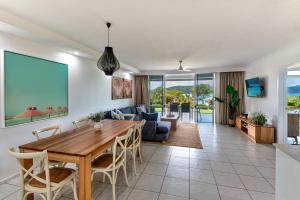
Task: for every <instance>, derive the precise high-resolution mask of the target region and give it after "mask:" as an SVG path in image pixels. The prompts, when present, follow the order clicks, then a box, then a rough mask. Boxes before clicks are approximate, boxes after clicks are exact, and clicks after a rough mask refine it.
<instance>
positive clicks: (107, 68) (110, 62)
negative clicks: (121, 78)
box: [97, 46, 120, 76]
mask: <svg viewBox="0 0 300 200" xmlns="http://www.w3.org/2000/svg"><path fill="white" fill-rule="evenodd" d="M97 66H98V68H99V69H100V70H102V71H103V72H104V73H105V75H107V76H112V75H113V73H114V72H115V71H117V70H119V69H120V63H119V61H118V59H117V58H116V56H115V55H114V51H113V48H112V47H110V46H106V47H105V50H104V52H103V54H102V56H101V57H100V58H99V60H98V62H97Z"/></svg>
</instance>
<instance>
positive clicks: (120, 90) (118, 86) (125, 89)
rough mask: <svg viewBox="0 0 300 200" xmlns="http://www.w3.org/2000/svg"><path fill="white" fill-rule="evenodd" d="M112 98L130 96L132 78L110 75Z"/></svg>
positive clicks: (128, 97) (129, 97) (127, 97)
mask: <svg viewBox="0 0 300 200" xmlns="http://www.w3.org/2000/svg"><path fill="white" fill-rule="evenodd" d="M111 90H112V100H116V99H131V98H132V80H129V79H124V78H121V77H116V76H113V77H112V88H111Z"/></svg>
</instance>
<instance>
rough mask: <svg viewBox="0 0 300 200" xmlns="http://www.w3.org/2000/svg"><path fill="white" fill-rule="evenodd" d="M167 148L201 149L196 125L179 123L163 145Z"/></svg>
mask: <svg viewBox="0 0 300 200" xmlns="http://www.w3.org/2000/svg"><path fill="white" fill-rule="evenodd" d="M164 144H165V145H168V146H179V147H190V148H198V149H203V146H202V143H201V140H200V135H199V130H198V125H197V124H194V123H179V124H178V125H177V129H176V131H172V132H171V134H170V136H169V138H168V140H167V141H166V142H165V143H164Z"/></svg>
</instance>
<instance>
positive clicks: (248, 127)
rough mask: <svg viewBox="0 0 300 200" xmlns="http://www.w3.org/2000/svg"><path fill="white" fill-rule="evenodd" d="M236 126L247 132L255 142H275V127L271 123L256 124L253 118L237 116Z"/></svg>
mask: <svg viewBox="0 0 300 200" xmlns="http://www.w3.org/2000/svg"><path fill="white" fill-rule="evenodd" d="M236 127H237V128H238V129H240V130H241V131H242V132H243V133H245V134H246V135H247V136H248V137H249V138H250V139H251V140H252V141H253V142H257V143H265V144H272V143H274V127H272V126H269V125H264V126H261V125H256V124H253V123H252V122H251V119H245V118H241V117H237V118H236Z"/></svg>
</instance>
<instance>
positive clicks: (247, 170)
mask: <svg viewBox="0 0 300 200" xmlns="http://www.w3.org/2000/svg"><path fill="white" fill-rule="evenodd" d="M232 165H233V168H234V169H235V171H236V172H237V174H240V175H247V176H256V177H261V175H260V173H259V172H258V171H257V169H256V167H255V166H251V165H241V164H232Z"/></svg>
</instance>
